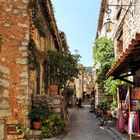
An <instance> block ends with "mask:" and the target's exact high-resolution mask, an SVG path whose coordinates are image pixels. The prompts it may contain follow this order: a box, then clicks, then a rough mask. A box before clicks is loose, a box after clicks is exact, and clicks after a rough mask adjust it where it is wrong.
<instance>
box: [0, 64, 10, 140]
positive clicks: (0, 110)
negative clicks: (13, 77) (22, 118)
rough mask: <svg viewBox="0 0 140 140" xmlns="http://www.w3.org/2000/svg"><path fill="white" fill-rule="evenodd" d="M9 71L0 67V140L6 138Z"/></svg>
mask: <svg viewBox="0 0 140 140" xmlns="http://www.w3.org/2000/svg"><path fill="white" fill-rule="evenodd" d="M9 78H10V70H9V69H8V68H6V67H4V66H2V65H0V140H3V139H5V138H6V134H5V133H6V131H5V130H6V119H7V116H8V114H9V86H10V83H9Z"/></svg>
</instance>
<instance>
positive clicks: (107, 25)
mask: <svg viewBox="0 0 140 140" xmlns="http://www.w3.org/2000/svg"><path fill="white" fill-rule="evenodd" d="M120 3H121V4H112V5H107V10H106V9H104V11H105V12H106V13H107V15H108V18H107V21H106V22H105V23H104V27H105V31H106V32H107V33H108V32H111V31H112V28H113V22H112V21H111V19H110V13H111V12H112V11H111V9H110V8H109V7H110V6H117V7H120V9H123V10H125V11H126V12H129V13H131V14H132V12H130V11H129V9H127V10H126V9H125V8H123V7H130V6H132V2H131V3H130V4H128V5H123V4H122V0H121V1H120Z"/></svg>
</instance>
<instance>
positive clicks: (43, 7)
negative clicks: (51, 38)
mask: <svg viewBox="0 0 140 140" xmlns="http://www.w3.org/2000/svg"><path fill="white" fill-rule="evenodd" d="M50 4H51V3H50ZM50 8H51V10H49V8H48V6H47V1H44V0H32V1H31V2H30V3H29V9H31V11H32V21H33V24H34V25H35V27H36V28H37V29H38V31H39V33H40V35H41V36H42V37H46V36H47V29H45V27H44V25H43V22H42V20H41V16H40V15H39V11H41V12H42V13H43V16H44V18H45V19H46V23H47V25H48V29H49V31H50V32H51V34H52V35H54V25H53V23H52V20H51V16H54V14H53V9H52V4H51V6H50Z"/></svg>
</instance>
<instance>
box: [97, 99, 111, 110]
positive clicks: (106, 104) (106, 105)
mask: <svg viewBox="0 0 140 140" xmlns="http://www.w3.org/2000/svg"><path fill="white" fill-rule="evenodd" d="M97 108H99V109H101V110H102V111H103V112H106V111H107V110H109V109H110V103H109V102H108V101H107V100H103V101H102V102H101V103H100V104H99V105H98V107H97Z"/></svg>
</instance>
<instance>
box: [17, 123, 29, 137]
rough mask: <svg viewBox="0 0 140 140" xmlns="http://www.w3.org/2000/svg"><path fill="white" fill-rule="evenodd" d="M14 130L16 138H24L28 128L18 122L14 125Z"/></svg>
mask: <svg viewBox="0 0 140 140" xmlns="http://www.w3.org/2000/svg"><path fill="white" fill-rule="evenodd" d="M15 128H16V132H17V134H18V138H25V137H26V135H27V134H28V133H29V131H30V129H29V128H28V127H25V126H23V125H20V124H16V125H15Z"/></svg>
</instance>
